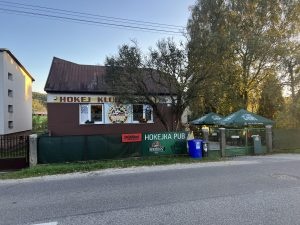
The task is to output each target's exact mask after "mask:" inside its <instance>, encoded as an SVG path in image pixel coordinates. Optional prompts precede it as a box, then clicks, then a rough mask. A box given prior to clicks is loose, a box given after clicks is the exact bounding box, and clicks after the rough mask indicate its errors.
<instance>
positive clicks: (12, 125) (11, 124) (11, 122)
mask: <svg viewBox="0 0 300 225" xmlns="http://www.w3.org/2000/svg"><path fill="white" fill-rule="evenodd" d="M7 125H8V129H13V128H14V121H12V120H9V121H8V124H7Z"/></svg>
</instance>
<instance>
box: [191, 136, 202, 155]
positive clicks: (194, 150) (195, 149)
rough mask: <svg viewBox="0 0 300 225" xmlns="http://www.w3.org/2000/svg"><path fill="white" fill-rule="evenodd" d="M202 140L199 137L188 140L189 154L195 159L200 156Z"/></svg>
mask: <svg viewBox="0 0 300 225" xmlns="http://www.w3.org/2000/svg"><path fill="white" fill-rule="evenodd" d="M202 142H203V141H202V140H201V139H193V140H189V141H188V145H189V155H190V156H191V157H192V158H195V159H201V158H202V146H203V145H202Z"/></svg>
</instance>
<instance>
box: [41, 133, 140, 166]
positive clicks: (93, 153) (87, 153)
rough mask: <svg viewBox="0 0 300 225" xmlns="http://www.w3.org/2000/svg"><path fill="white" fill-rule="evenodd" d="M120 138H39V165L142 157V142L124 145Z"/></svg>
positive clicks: (119, 136)
mask: <svg viewBox="0 0 300 225" xmlns="http://www.w3.org/2000/svg"><path fill="white" fill-rule="evenodd" d="M121 139H122V138H121V135H118V136H106V135H105V136H63V137H48V136H40V137H39V138H38V163H59V162H75V161H84V160H101V159H116V158H126V157H133V156H140V149H141V142H134V143H122V140H121Z"/></svg>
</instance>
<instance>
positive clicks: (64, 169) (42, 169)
mask: <svg viewBox="0 0 300 225" xmlns="http://www.w3.org/2000/svg"><path fill="white" fill-rule="evenodd" d="M220 160H221V158H220V157H218V156H211V157H208V158H203V159H202V160H198V159H191V158H189V157H188V156H157V157H144V158H129V159H122V160H106V161H87V162H76V163H60V164H41V165H37V166H35V167H32V168H26V169H22V170H19V171H14V172H8V173H3V174H0V179H20V178H27V177H37V176H45V175H55V174H66V173H74V172H89V171H95V170H102V169H108V168H128V167H137V166H154V165H169V164H175V163H200V162H208V161H220Z"/></svg>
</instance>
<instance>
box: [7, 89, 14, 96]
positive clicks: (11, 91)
mask: <svg viewBox="0 0 300 225" xmlns="http://www.w3.org/2000/svg"><path fill="white" fill-rule="evenodd" d="M8 97H13V90H10V89H8Z"/></svg>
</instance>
